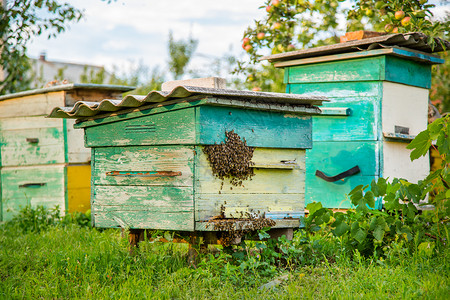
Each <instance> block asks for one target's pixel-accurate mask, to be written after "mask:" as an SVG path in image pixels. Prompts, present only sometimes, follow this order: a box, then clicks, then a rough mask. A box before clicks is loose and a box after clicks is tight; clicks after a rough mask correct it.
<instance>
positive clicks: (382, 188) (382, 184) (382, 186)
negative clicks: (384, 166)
mask: <svg viewBox="0 0 450 300" xmlns="http://www.w3.org/2000/svg"><path fill="white" fill-rule="evenodd" d="M377 187H378V195H377V197H378V196H384V195H385V194H386V188H387V183H386V179H384V178H379V179H378V182H377Z"/></svg>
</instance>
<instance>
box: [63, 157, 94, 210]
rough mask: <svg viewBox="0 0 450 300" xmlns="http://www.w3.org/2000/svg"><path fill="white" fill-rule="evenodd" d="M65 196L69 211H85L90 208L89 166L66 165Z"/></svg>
mask: <svg viewBox="0 0 450 300" xmlns="http://www.w3.org/2000/svg"><path fill="white" fill-rule="evenodd" d="M66 186H67V187H66V188H67V198H68V202H69V206H68V210H69V212H74V211H80V212H86V210H88V209H90V208H91V166H90V165H79V166H68V167H67V183H66Z"/></svg>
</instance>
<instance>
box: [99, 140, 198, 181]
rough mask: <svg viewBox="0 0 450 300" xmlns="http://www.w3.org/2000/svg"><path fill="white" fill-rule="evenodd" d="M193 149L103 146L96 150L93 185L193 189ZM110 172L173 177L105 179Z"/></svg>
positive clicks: (183, 147) (185, 147)
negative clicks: (169, 174) (166, 173)
mask: <svg viewBox="0 0 450 300" xmlns="http://www.w3.org/2000/svg"><path fill="white" fill-rule="evenodd" d="M193 165H194V148H193V147H192V146H157V147H147V146H145V147H144V146H130V147H104V148H103V147H102V148H96V150H95V164H94V169H93V173H92V174H93V183H94V184H96V185H155V186H192V185H193ZM111 171H135V172H136V171H173V172H181V175H180V176H174V177H141V176H138V177H133V176H108V175H107V173H108V172H111Z"/></svg>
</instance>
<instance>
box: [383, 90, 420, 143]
mask: <svg viewBox="0 0 450 300" xmlns="http://www.w3.org/2000/svg"><path fill="white" fill-rule="evenodd" d="M428 94H429V92H428V90H427V89H424V88H418V87H413V86H407V85H404V84H398V83H392V82H384V83H383V100H382V113H381V116H382V130H383V132H393V133H395V132H396V130H395V126H402V127H407V128H409V135H418V134H419V133H420V132H422V131H424V130H425V129H427V125H428Z"/></svg>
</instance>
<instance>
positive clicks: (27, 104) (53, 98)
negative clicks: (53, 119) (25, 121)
mask: <svg viewBox="0 0 450 300" xmlns="http://www.w3.org/2000/svg"><path fill="white" fill-rule="evenodd" d="M57 106H64V91H57V92H51V93H45V94H38V95H30V96H25V97H18V98H12V99H7V100H3V101H0V118H12V117H22V116H46V115H47V114H49V113H50V112H51V111H52V109H53V108H54V107H57Z"/></svg>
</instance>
